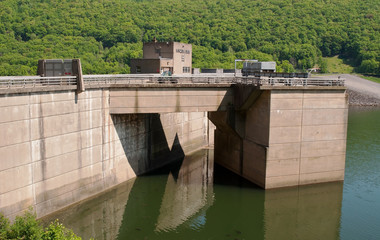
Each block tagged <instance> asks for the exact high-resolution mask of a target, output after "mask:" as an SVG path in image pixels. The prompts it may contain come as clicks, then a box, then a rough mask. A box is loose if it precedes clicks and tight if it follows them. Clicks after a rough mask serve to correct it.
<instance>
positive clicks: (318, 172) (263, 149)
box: [0, 75, 348, 218]
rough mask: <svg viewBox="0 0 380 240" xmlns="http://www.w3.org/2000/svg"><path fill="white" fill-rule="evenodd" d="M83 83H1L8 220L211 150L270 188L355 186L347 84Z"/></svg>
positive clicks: (2, 196) (3, 199)
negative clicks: (350, 179)
mask: <svg viewBox="0 0 380 240" xmlns="http://www.w3.org/2000/svg"><path fill="white" fill-rule="evenodd" d="M79 85H80V84H77V79H76V77H50V78H49V77H0V98H1V101H0V111H1V115H0V135H1V139H0V163H1V164H0V181H1V183H2V184H1V185H0V211H2V212H3V213H4V214H5V215H6V216H8V217H10V218H14V217H15V216H16V215H17V214H20V213H21V212H22V211H24V210H25V209H27V208H28V207H29V206H33V207H34V209H35V210H36V212H37V215H38V217H42V216H45V215H47V214H49V213H52V212H54V211H57V210H59V209H62V208H64V207H66V206H68V205H71V204H73V203H75V202H78V201H81V200H83V199H86V198H89V197H91V196H94V195H96V194H98V193H100V192H102V191H105V190H107V189H109V188H111V187H113V186H115V185H117V184H120V183H122V182H125V181H127V180H129V179H131V178H134V177H135V176H137V175H140V174H143V173H146V172H149V171H152V170H154V169H156V168H159V167H161V166H163V165H165V164H168V163H170V162H173V161H175V160H176V159H178V158H181V157H183V156H184V155H186V154H188V153H190V152H192V151H195V150H197V149H199V148H202V147H204V146H208V145H214V148H215V161H216V162H217V163H218V164H220V165H222V166H224V167H226V168H228V169H230V170H231V171H233V172H235V173H237V174H239V175H241V176H242V177H244V178H246V179H248V180H250V181H252V182H253V183H255V184H257V185H259V186H261V187H262V188H265V189H270V188H278V187H287V186H297V185H304V184H311V183H320V182H329V181H342V180H343V179H344V168H345V153H346V135H347V114H348V101H347V94H346V88H345V87H344V80H342V79H313V78H309V79H297V78H288V79H285V78H271V79H270V78H261V79H260V78H250V77H234V76H228V75H227V76H216V75H215V76H213V75H189V76H183V77H175V76H173V77H161V76H158V75H84V76H83V82H82V87H84V88H81V89H79V88H78V86H79ZM221 156H223V157H221ZM226 159H228V160H226Z"/></svg>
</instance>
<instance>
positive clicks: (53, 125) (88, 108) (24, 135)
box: [0, 89, 222, 219]
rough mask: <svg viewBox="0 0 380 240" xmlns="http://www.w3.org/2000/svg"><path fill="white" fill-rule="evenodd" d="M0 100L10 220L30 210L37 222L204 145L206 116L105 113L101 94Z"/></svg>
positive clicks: (1, 188)
mask: <svg viewBox="0 0 380 240" xmlns="http://www.w3.org/2000/svg"><path fill="white" fill-rule="evenodd" d="M211 92H213V91H211ZM211 92H210V93H211ZM194 94H196V93H194ZM218 98H219V97H218V94H216V95H215V97H213V99H214V100H217V99H218ZM220 98H222V96H221V97H220ZM0 99H1V101H0V111H1V113H6V114H1V115H0V135H1V136H2V137H1V138H0V182H1V183H2V184H1V185H0V211H2V212H3V213H4V214H5V215H6V216H9V217H10V218H12V219H13V218H14V217H15V216H16V215H17V214H20V213H21V212H22V211H23V210H25V209H27V208H28V207H29V206H34V208H35V210H36V211H37V216H38V217H41V216H44V215H46V214H49V213H51V212H53V211H56V210H59V209H61V208H64V207H66V206H68V205H70V204H73V203H74V202H77V201H81V200H83V199H85V198H88V197H91V196H92V195H94V194H97V193H99V192H101V191H104V190H106V189H108V188H110V187H112V186H115V185H117V184H120V183H122V182H125V181H127V180H128V179H132V178H134V177H135V176H136V175H138V174H142V173H145V172H147V171H151V170H153V169H154V168H158V167H160V166H162V165H164V164H167V163H168V162H170V161H173V160H175V158H176V157H177V158H178V157H180V156H181V154H184V153H188V152H191V151H194V150H196V149H199V148H200V147H202V146H206V145H208V128H207V126H208V118H207V113H205V112H194V113H191V112H178V113H165V114H145V115H144V114H121V115H111V114H110V105H109V102H110V91H109V90H108V89H90V90H87V91H86V92H83V93H81V94H79V95H76V94H75V91H71V90H68V91H57V92H41V93H36V92H33V93H17V94H7V95H0ZM185 100H186V99H185ZM201 100H202V99H201ZM202 101H208V99H203V100H202ZM155 102H158V101H155ZM10 198H12V200H10Z"/></svg>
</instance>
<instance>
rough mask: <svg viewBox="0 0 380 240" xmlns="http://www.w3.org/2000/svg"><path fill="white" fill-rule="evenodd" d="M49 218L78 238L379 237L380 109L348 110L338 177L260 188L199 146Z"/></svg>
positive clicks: (210, 151)
mask: <svg viewBox="0 0 380 240" xmlns="http://www.w3.org/2000/svg"><path fill="white" fill-rule="evenodd" d="M56 218H59V219H60V220H61V222H63V223H64V225H66V226H67V227H68V228H71V229H73V230H74V232H75V233H76V234H78V235H79V236H81V237H82V238H83V239H89V238H90V237H93V238H95V239H323V240H328V239H344V240H347V239H380V110H379V109H367V110H365V109H350V114H349V123H348V139H347V156H346V172H345V181H344V182H334V183H324V184H314V185H308V186H300V187H292V188H282V189H275V190H267V191H264V190H262V189H260V188H258V187H256V186H255V185H253V184H251V183H249V182H247V181H245V180H244V179H242V178H240V177H238V176H236V175H235V174H232V173H231V172H229V171H227V170H225V169H223V168H221V167H219V166H217V165H215V166H214V163H213V151H212V150H201V151H198V152H196V153H194V154H192V155H191V156H186V157H185V158H184V159H183V160H182V161H180V162H178V163H177V164H173V165H172V166H168V167H167V168H164V169H160V170H159V171H157V172H155V173H153V174H149V175H146V176H141V177H137V178H136V179H133V180H131V181H128V182H126V183H124V184H121V185H119V186H117V187H116V188H113V189H111V190H109V191H107V192H105V193H103V194H101V195H98V196H96V197H94V198H92V199H90V200H88V201H85V202H81V203H79V204H77V205H75V206H72V207H70V208H67V209H64V210H63V211H60V212H57V213H55V214H54V215H50V216H48V217H46V218H44V219H43V221H44V222H49V221H51V220H53V219H56Z"/></svg>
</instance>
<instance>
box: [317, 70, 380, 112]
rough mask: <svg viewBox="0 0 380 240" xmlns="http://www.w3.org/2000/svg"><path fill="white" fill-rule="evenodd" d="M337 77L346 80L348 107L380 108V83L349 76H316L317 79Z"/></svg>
mask: <svg viewBox="0 0 380 240" xmlns="http://www.w3.org/2000/svg"><path fill="white" fill-rule="evenodd" d="M338 76H340V77H341V78H344V79H345V80H346V81H345V85H346V87H347V89H348V96H349V104H350V105H358V106H380V83H375V82H371V81H368V80H366V79H363V78H361V77H358V76H354V75H351V74H339V75H329V76H317V78H337V77H338Z"/></svg>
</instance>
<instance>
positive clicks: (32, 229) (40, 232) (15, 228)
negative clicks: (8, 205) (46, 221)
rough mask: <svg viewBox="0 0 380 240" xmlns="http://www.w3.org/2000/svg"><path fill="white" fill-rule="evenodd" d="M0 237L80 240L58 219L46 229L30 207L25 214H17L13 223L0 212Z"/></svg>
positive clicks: (31, 239)
mask: <svg viewBox="0 0 380 240" xmlns="http://www.w3.org/2000/svg"><path fill="white" fill-rule="evenodd" d="M0 239H25V240H34V239H35V240H80V239H81V238H80V237H78V236H76V235H75V234H74V233H73V232H72V231H71V230H69V229H66V228H65V227H64V226H63V225H62V224H60V223H59V222H58V220H56V221H55V222H53V223H51V224H50V225H49V226H48V227H47V228H46V229H44V228H43V227H42V225H41V224H40V223H39V222H38V221H37V219H36V214H35V213H33V211H32V209H29V210H28V211H26V212H25V213H24V215H23V216H17V217H16V219H15V220H14V222H13V224H10V223H9V220H8V219H7V218H6V217H4V215H3V214H2V213H0Z"/></svg>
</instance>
